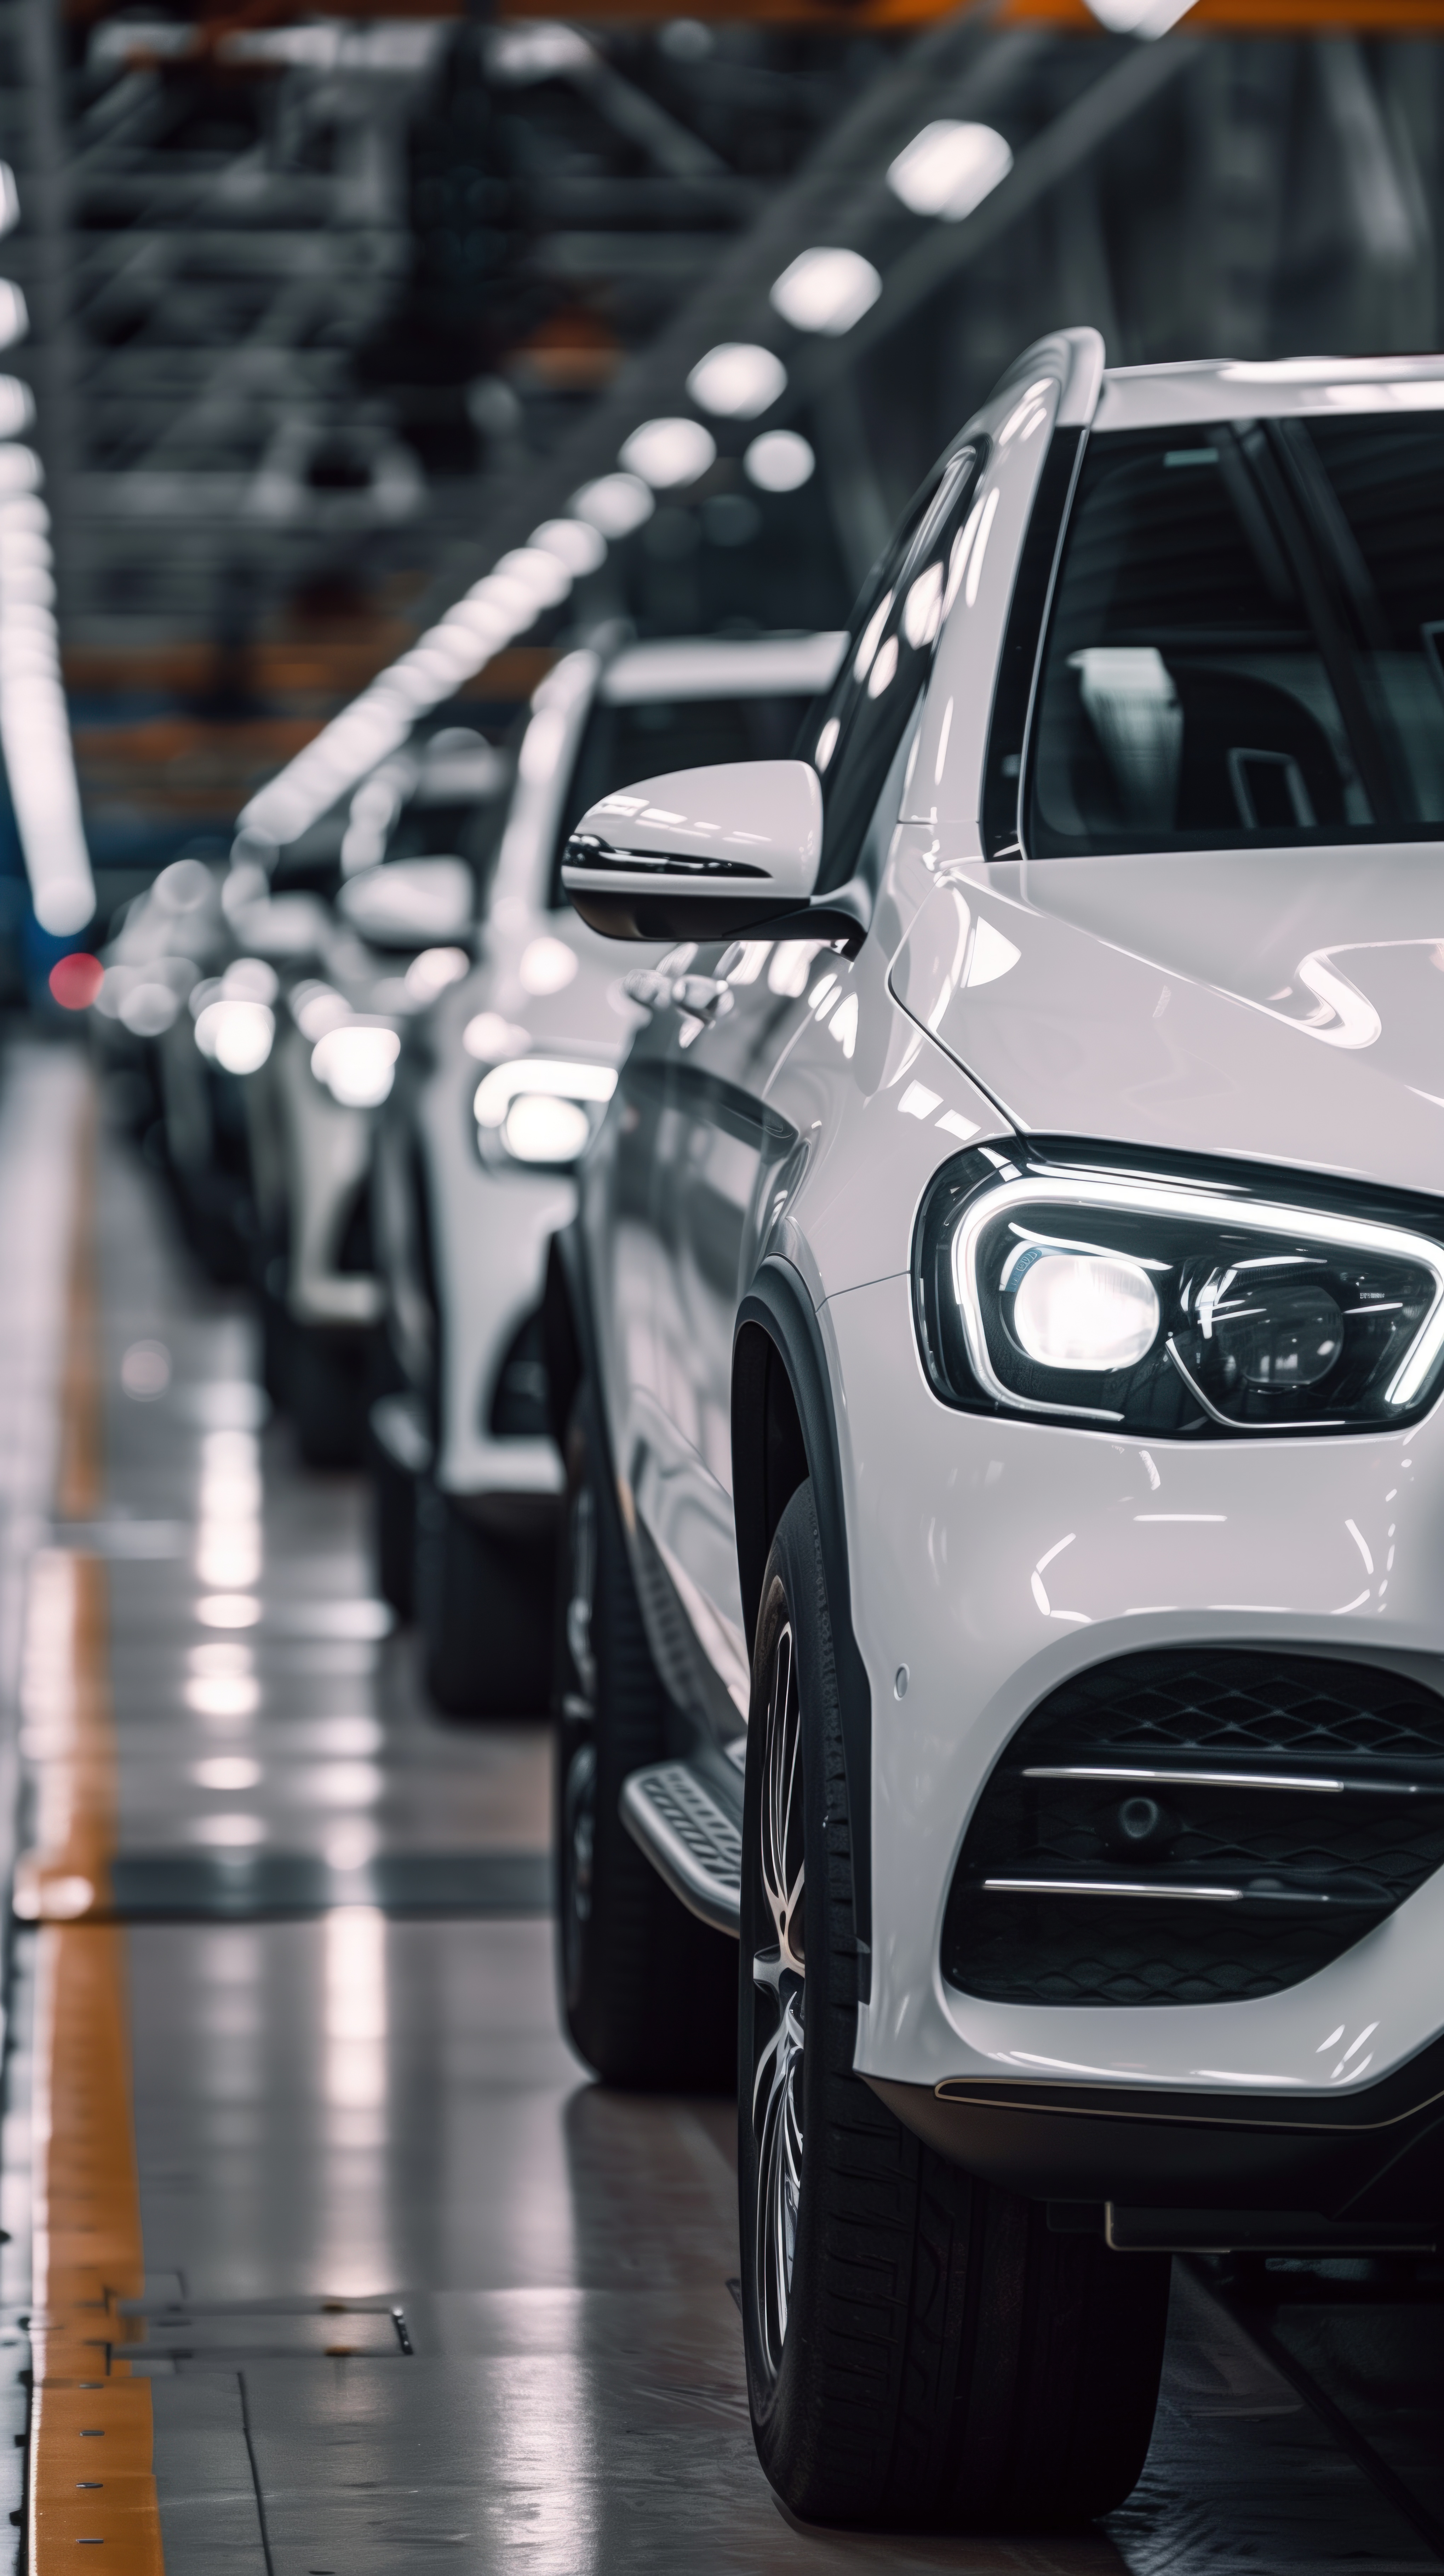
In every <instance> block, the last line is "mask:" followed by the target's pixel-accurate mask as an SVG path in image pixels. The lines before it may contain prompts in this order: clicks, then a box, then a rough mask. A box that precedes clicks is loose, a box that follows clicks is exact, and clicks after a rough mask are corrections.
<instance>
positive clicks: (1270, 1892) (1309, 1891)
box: [983, 1878, 1390, 1914]
mask: <svg viewBox="0 0 1444 2576" xmlns="http://www.w3.org/2000/svg"><path fill="white" fill-rule="evenodd" d="M983 1893H984V1895H986V1896H1150V1897H1152V1899H1153V1901H1154V1903H1155V1904H1158V1905H1174V1904H1178V1905H1240V1904H1252V1905H1334V1906H1339V1907H1340V1908H1342V1909H1344V1910H1346V1911H1347V1912H1349V1913H1356V1914H1367V1913H1370V1912H1373V1913H1376V1914H1383V1913H1387V1912H1388V1911H1389V1910H1390V1906H1389V1900H1388V1899H1387V1897H1381V1898H1380V1899H1378V1900H1375V1899H1373V1898H1371V1897H1361V1898H1359V1899H1358V1900H1356V1902H1355V1903H1354V1904H1353V1905H1350V1904H1349V1901H1348V1898H1347V1897H1341V1896H1330V1895H1329V1894H1328V1893H1327V1891H1323V1892H1320V1893H1316V1892H1315V1890H1314V1889H1313V1888H1308V1887H1198V1886H1194V1887H1188V1886H1181V1885H1178V1884H1176V1883H1173V1882H1170V1881H1169V1880H1166V1879H1154V1880H1151V1881H1150V1880H1147V1879H1129V1878H985V1879H984V1881H983Z"/></svg>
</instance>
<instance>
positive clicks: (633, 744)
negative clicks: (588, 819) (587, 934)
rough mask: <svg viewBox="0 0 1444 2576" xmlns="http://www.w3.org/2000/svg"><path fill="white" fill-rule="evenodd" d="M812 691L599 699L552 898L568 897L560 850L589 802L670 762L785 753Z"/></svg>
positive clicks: (571, 798)
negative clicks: (623, 701)
mask: <svg viewBox="0 0 1444 2576" xmlns="http://www.w3.org/2000/svg"><path fill="white" fill-rule="evenodd" d="M809 703H810V702H809V700H808V698H807V697H806V696H805V695H804V694H801V693H799V695H798V696H796V697H781V696H770V697H756V698H751V697H725V698H721V697H719V698H649V699H644V700H641V701H638V702H637V703H635V704H632V705H627V706H615V707H613V706H607V705H606V704H605V703H604V702H603V701H602V700H600V699H598V700H597V701H596V703H595V704H594V705H593V708H592V712H591V714H590V716H589V717H588V719H587V728H586V732H585V733H584V734H583V736H582V744H581V749H580V751H579V753H578V755H577V763H576V767H575V769H574V770H573V771H572V776H571V783H570V785H569V787H568V790H567V794H566V797H565V800H564V802H563V805H562V814H561V828H560V831H559V832H558V835H557V844H556V848H555V850H554V852H553V854H552V882H551V896H550V901H551V905H552V909H553V911H560V910H561V909H562V908H563V906H564V905H565V903H566V900H567V897H566V892H565V889H564V887H563V885H562V881H561V863H562V851H563V850H564V848H565V847H566V842H567V837H568V835H569V834H570V833H571V832H572V831H574V830H575V828H576V826H577V824H578V823H579V822H580V821H581V819H582V816H583V815H584V814H585V813H586V811H587V808H588V806H590V805H595V804H596V802H597V800H598V798H599V797H602V796H610V795H611V794H612V793H613V791H614V790H615V789H616V788H618V787H631V786H633V785H635V783H636V781H637V780H638V779H639V778H657V777H661V776H662V775H664V774H665V772H666V771H668V770H670V769H709V768H711V767H712V766H713V765H714V764H716V763H720V762H723V761H730V760H787V759H788V758H790V756H791V753H792V747H793V744H794V743H795V741H796V739H797V731H798V727H799V726H800V724H801V722H802V719H803V717H804V715H805V714H806V712H807V708H808V705H809Z"/></svg>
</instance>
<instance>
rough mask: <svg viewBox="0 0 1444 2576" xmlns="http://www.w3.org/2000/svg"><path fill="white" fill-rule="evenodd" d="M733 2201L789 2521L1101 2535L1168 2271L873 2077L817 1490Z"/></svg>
mask: <svg viewBox="0 0 1444 2576" xmlns="http://www.w3.org/2000/svg"><path fill="white" fill-rule="evenodd" d="M739 1997H740V2002H739V2012H740V2070H739V2071H740V2081H739V2098H738V2121H739V2154H738V2184H739V2193H740V2215H741V2256H742V2290H743V2301H742V2307H743V2325H744V2333H745V2340H746V2350H747V2382H748V2395H749V2400H750V2404H751V2410H752V2426H753V2433H754V2437H755V2440H756V2444H757V2451H758V2456H759V2458H760V2460H761V2462H762V2466H763V2468H764V2470H765V2471H766V2474H767V2476H768V2478H769V2479H770V2480H771V2482H772V2485H773V2486H774V2487H775V2488H776V2490H777V2492H778V2494H779V2495H780V2496H781V2497H782V2499H783V2501H784V2502H785V2503H786V2504H787V2505H788V2506H790V2507H791V2509H792V2511H793V2512H795V2513H797V2514H799V2515H802V2516H804V2517H805V2518H807V2519H809V2520H812V2521H817V2522H827V2523H851V2524H859V2525H873V2526H877V2525H881V2526H891V2527H893V2528H897V2529H907V2528H911V2529H914V2530H919V2529H921V2530H934V2531H966V2530H974V2529H979V2528H986V2527H990V2526H991V2527H993V2528H998V2527H1007V2526H1009V2525H1012V2526H1023V2527H1027V2526H1029V2525H1031V2526H1033V2527H1037V2526H1039V2525H1042V2524H1047V2523H1052V2524H1055V2525H1056V2524H1066V2523H1076V2522H1081V2521H1086V2520H1087V2519H1089V2518H1090V2517H1091V2516H1093V2515H1096V2514H1100V2513H1106V2512H1108V2511H1109V2510H1110V2509H1111V2508H1112V2507H1113V2506H1114V2505H1116V2504H1119V2503H1121V2502H1122V2500H1123V2498H1124V2497H1125V2496H1126V2495H1127V2494H1128V2492H1129V2490H1130V2489H1131V2488H1132V2487H1133V2485H1134V2484H1135V2483H1136V2481H1137V2478H1138V2475H1139V2472H1140V2470H1141V2469H1142V2466H1143V2461H1144V2455H1145V2453H1146V2451H1147V2448H1148V2442H1149V2436H1150V2433H1151V2430H1152V2424H1153V2415H1154V2409H1155V2406H1156V2403H1157V2396H1158V2380H1159V2373H1160V2370H1161V2367H1162V2359H1163V2338H1164V2329H1165V2324H1166V2318H1167V2307H1168V2281H1169V2265H1168V2259H1167V2257H1166V2256H1162V2255H1135V2254H1126V2255H1125V2254H1112V2253H1110V2252H1109V2251H1108V2249H1107V2247H1106V2246H1105V2245H1104V2244H1103V2242H1102V2240H1101V2238H1092V2237H1084V2236H1055V2235H1053V2234H1051V2233H1050V2232H1049V2229H1048V2226H1047V2214H1046V2210H1045V2209H1044V2207H1043V2206H1042V2204H1040V2203H1038V2202H1036V2201H1027V2200H1023V2199H1021V2198H1019V2197H1017V2196H1016V2195H1015V2194H1013V2193H1010V2192H1006V2191H1001V2190H999V2189H998V2188H997V2187H996V2186H995V2185H991V2184H987V2183H983V2182H979V2181H975V2180H974V2179H973V2178H972V2177H971V2176H970V2175H968V2174H965V2173H963V2172H961V2171H960V2170H959V2169H958V2168H957V2167H956V2166H954V2165H950V2164H948V2163H946V2162H944V2160H943V2159H942V2158H941V2157H939V2156H937V2155H935V2154H934V2153H932V2151H931V2150H930V2149H928V2148H925V2147H923V2146H922V2145H921V2144H920V2143H919V2141H918V2140H917V2139H916V2138H915V2137H913V2136H912V2134H911V2132H910V2131H908V2130H906V2129H904V2128H903V2127H902V2125H901V2123H900V2122H899V2121H897V2120H896V2119H894V2117H893V2115H892V2114H891V2112H889V2111H888V2110H886V2109H885V2108H884V2106H883V2104H882V2103H881V2102H880V2101H879V2100H878V2098H877V2096H876V2095H875V2094H874V2093H873V2092H872V2091H871V2090H870V2088H869V2087H868V2086H867V2085H866V2084H865V2083H864V2082H863V2081H862V2080H861V2078H860V2077H858V2076H856V2075H854V2074H853V2072H852V2061H853V2049H854V2040H855V2035H856V2023H857V1947H856V1940H855V1936H854V1931H853V1906H852V1860H851V1842H850V1835H849V1818H848V1797H847V1779H846V1772H845V1767H844V1761H843V1749H842V1728H841V1718H840V1711H839V1705H838V1693H837V1680H836V1673H835V1668H834V1663H833V1651H832V1629H831V1622H830V1619H829V1614H828V1604H827V1586H826V1581H825V1576H824V1569H823V1562H822V1548H821V1542H820V1539H819V1535H818V1528H817V1519H816V1514H815V1512H814V1508H813V1501H812V1490H811V1487H810V1485H803V1486H801V1487H800V1488H799V1490H798V1491H797V1493H795V1494H794V1495H793V1497H792V1500H791V1501H790V1502H789V1504H788V1506H787V1509H786V1511H785V1512H784V1513H783V1516H782V1519H781V1521H780V1523H779V1525H778V1529H777V1535H776V1537H775V1539H774V1541H773V1545H772V1552H771V1555H770V1557H769V1559H768V1563H767V1570H766V1574H765V1577H764V1581H763V1592H762V1608H761V1613H760V1616H759V1619H758V1624H757V1637H756V1650H755V1655H754V1662H753V1681H752V1711H751V1720H750V1724H749V1727H748V1746H747V1796H746V1815H745V1820H744V1828H743V1877H742V1959H741V1979H740V1987H739Z"/></svg>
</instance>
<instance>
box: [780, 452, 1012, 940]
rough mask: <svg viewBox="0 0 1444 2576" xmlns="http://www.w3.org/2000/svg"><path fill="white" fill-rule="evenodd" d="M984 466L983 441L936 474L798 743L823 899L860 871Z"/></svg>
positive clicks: (968, 531)
mask: <svg viewBox="0 0 1444 2576" xmlns="http://www.w3.org/2000/svg"><path fill="white" fill-rule="evenodd" d="M981 464H982V454H981V442H977V443H975V444H973V445H970V446H967V447H961V448H956V449H954V450H953V452H952V453H951V454H950V455H948V456H945V457H944V459H943V461H942V463H941V465H939V466H938V467H936V468H935V470H934V472H933V473H932V474H931V475H930V476H929V478H928V480H927V482H926V483H925V484H924V486H923V489H922V492H921V493H920V494H919V496H918V499H917V500H916V501H915V502H914V504H913V507H912V509H911V510H910V511H909V513H908V515H907V518H906V519H905V520H904V522H903V528H902V533H901V535H900V536H899V537H897V538H896V539H895V541H894V543H893V544H892V546H891V547H890V548H889V549H888V552H887V553H886V554H885V555H884V556H883V558H882V561H881V563H880V564H879V565H878V567H877V569H876V571H875V572H874V573H873V575H872V577H871V579H870V580H869V582H868V583H867V586H866V588H865V589H864V591H863V594H862V597H861V599H860V600H859V602H858V605H857V609H856V612H855V614H854V617H853V621H852V626H851V629H850V630H849V634H848V639H847V651H846V652H845V654H844V655H843V659H842V666H841V669H840V670H839V672H838V676H837V678H836V680H835V681H834V682H833V685H832V689H831V691H830V693H829V695H828V696H827V697H826V698H825V699H824V700H823V702H822V705H821V707H820V709H818V710H816V711H815V713H814V715H813V716H812V717H810V718H809V720H808V724H807V727H806V730H805V732H804V734H803V736H802V739H801V741H800V742H799V744H798V747H797V749H798V757H799V759H802V760H810V761H811V762H812V764H813V767H814V768H815V769H816V771H817V773H818V776H819V777H820V778H821V780H822V801H823V811H824V817H825V821H824V833H823V845H822V872H821V875H820V877H819V880H818V885H819V891H820V892H823V893H827V892H830V891H832V890H833V889H834V888H836V887H838V886H841V885H845V884H846V883H847V881H848V879H849V877H851V876H853V875H855V873H856V871H857V866H858V860H859V857H860V854H861V851H862V846H863V842H864V840H865V839H866V836H867V831H868V826H869V824H870V823H871V822H872V819H873V815H874V812H875V810H876V807H877V800H878V797H879V795H880V793H881V791H882V787H883V782H884V780H885V779H886V777H887V774H888V771H889V770H890V769H891V767H892V764H893V761H894V759H895V757H896V754H897V750H898V746H899V744H900V743H901V742H902V741H903V739H904V737H905V735H906V733H907V730H908V723H909V719H910V717H911V716H912V714H913V711H914V709H915V708H916V706H917V702H918V698H919V695H920V694H921V691H922V689H923V686H924V683H925V682H926V680H927V676H928V671H929V669H930V667H931V664H932V656H933V647H934V645H935V644H936V642H937V639H938V633H939V630H940V628H941V626H942V622H943V619H944V617H945V616H946V615H947V612H948V610H949V609H950V608H951V606H952V604H953V600H954V598H955V597H956V595H957V592H958V589H959V588H960V587H961V585H962V583H963V582H964V581H965V579H966V577H967V569H968V558H969V554H970V551H971V545H972V538H973V536H974V535H975V534H976V531H977V516H976V511H975V509H974V508H973V506H972V496H973V493H974V491H975V489H976V486H977V480H978V474H979V470H980V467H981Z"/></svg>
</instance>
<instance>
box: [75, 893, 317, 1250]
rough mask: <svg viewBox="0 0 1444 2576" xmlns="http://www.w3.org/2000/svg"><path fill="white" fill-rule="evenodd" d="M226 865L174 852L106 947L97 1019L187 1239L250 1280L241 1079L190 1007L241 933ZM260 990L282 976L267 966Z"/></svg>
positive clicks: (102, 1053) (109, 1066)
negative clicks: (230, 907)
mask: <svg viewBox="0 0 1444 2576" xmlns="http://www.w3.org/2000/svg"><path fill="white" fill-rule="evenodd" d="M223 885H224V871H223V869H221V868H220V867H217V866H214V865H207V863H206V862H205V860H203V859H201V858H197V857H193V856H192V857H185V858H180V859H175V860H173V861H172V862H171V864H170V865H169V866H168V867H164V868H162V869H161V870H160V872H159V874H158V875H157V877H156V879H155V881H154V883H153V884H152V885H150V886H148V887H147V888H146V889H145V891H144V893H142V894H140V895H138V896H137V897H136V899H135V901H134V902H133V903H131V904H129V905H128V906H127V907H126V911H125V914H124V917H123V919H122V920H121V921H120V923H119V925H118V927H117V929H116V932H115V935H114V937H113V938H112V939H111V941H110V942H109V944H108V946H107V947H106V949H105V950H104V952H103V956H104V963H105V977H104V981H103V982H102V984H101V987H100V991H99V993H98V995H97V997H96V1001H95V1006H94V1016H93V1020H92V1029H93V1036H94V1043H95V1048H96V1054H97V1059H98V1061H99V1063H100V1065H101V1067H102V1069H103V1070H104V1071H105V1072H106V1073H107V1074H110V1075H112V1076H115V1077H117V1078H118V1082H119V1085H120V1089H119V1091H118V1094H117V1100H116V1107H117V1109H118V1110H119V1111H120V1112H121V1114H122V1115H123V1116H124V1118H125V1120H126V1123H127V1124H128V1125H129V1126H131V1127H132V1128H133V1129H134V1130H135V1131H136V1132H137V1133H138V1134H140V1135H143V1136H145V1137H146V1138H147V1140H149V1144H150V1150H152V1151H153V1153H154V1155H155V1158H156V1160H157V1161H159V1162H161V1163H162V1164H163V1165H164V1168H165V1171H166V1174H167V1177H168V1178H169V1180H170V1182H171V1184H172V1186H173V1188H174V1190H175V1193H176V1198H177V1202H178V1204H179V1208H180V1213H181V1217H182V1221H183V1223H184V1225H185V1228H186V1232H187V1234H188V1236H189V1238H190V1241H191V1244H192V1246H193V1248H194V1250H195V1251H196V1253H197V1254H198V1255H199V1257H200V1259H201V1260H202V1261H203V1262H204V1263H205V1265H206V1267H207V1269H208V1270H210V1271H211V1272H212V1274H213V1275H214V1276H215V1277H217V1278H220V1279H227V1280H237V1279H241V1278H244V1277H245V1275H246V1270H247V1251H248V1245H249V1242H250V1238H251V1235H252V1233H253V1230H254V1214H253V1206H252V1198H251V1187H250V1172H249V1153H248V1147H247V1137H246V1121H245V1112H244V1108H243V1104H242V1101H241V1097H240V1094H239V1092H238V1090H237V1088H236V1085H235V1083H234V1082H233V1081H232V1080H231V1079H230V1077H229V1076H228V1075H227V1073H226V1072H225V1070H224V1069H223V1068H221V1067H219V1066H218V1065H217V1064H216V1063H215V1061H214V1059H213V1058H210V1057H207V1056H206V1055H204V1054H202V1053H200V1052H199V1051H198V1050H197V1047H196V1044H195V1040H194V1035H193V1031H194V1027H195V1017H194V1013H193V1010H192V1008H191V1004H192V999H193V996H194V995H195V994H196V993H197V991H198V990H199V991H201V992H203V993H204V992H207V991H213V990H215V989H216V988H217V978H218V976H219V974H220V972H221V970H222V969H223V968H224V967H225V966H226V965H227V964H228V963H229V962H230V961H231V960H232V958H233V956H234V951H235V939H234V934H233V932H232V930H231V927H230V924H229V922H228V921H227V919H226V914H225V910H224V906H223V903H222V890H223ZM260 975H261V989H262V998H263V999H264V998H266V989H267V978H268V977H269V989H271V990H273V989H274V982H275V979H274V977H273V976H269V970H268V969H267V968H264V967H263V968H261V970H260Z"/></svg>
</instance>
